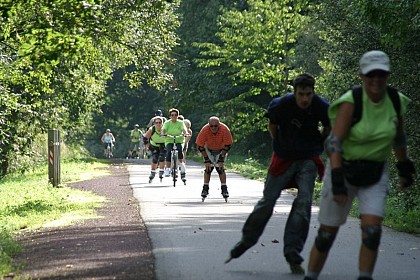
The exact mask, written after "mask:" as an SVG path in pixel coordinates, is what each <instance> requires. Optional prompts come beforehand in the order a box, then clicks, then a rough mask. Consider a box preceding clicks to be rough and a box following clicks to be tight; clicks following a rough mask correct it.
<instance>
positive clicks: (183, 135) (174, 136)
mask: <svg viewBox="0 0 420 280" xmlns="http://www.w3.org/2000/svg"><path fill="white" fill-rule="evenodd" d="M160 136H161V137H170V138H174V139H176V138H181V137H187V136H190V135H189V134H181V135H170V134H162V135H160Z"/></svg>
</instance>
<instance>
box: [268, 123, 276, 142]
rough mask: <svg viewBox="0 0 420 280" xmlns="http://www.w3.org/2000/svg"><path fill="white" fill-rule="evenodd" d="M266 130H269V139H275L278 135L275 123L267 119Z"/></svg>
mask: <svg viewBox="0 0 420 280" xmlns="http://www.w3.org/2000/svg"><path fill="white" fill-rule="evenodd" d="M268 132H270V136H271V139H277V136H278V130H277V124H274V123H272V122H271V121H268Z"/></svg>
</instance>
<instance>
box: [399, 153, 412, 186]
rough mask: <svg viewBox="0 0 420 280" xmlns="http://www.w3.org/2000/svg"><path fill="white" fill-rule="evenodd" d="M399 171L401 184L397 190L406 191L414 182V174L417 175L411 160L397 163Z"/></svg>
mask: <svg viewBox="0 0 420 280" xmlns="http://www.w3.org/2000/svg"><path fill="white" fill-rule="evenodd" d="M397 169H398V176H399V179H400V183H399V184H398V185H397V188H398V189H399V190H404V189H406V188H408V187H411V185H413V182H414V178H413V177H414V174H415V173H416V169H415V167H414V164H413V162H412V161H411V160H410V159H407V160H406V161H399V162H398V163H397Z"/></svg>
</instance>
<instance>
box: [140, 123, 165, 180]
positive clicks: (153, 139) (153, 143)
mask: <svg viewBox="0 0 420 280" xmlns="http://www.w3.org/2000/svg"><path fill="white" fill-rule="evenodd" d="M162 125H163V118H162V117H159V116H157V117H156V118H155V120H154V125H152V126H151V127H150V128H149V130H148V131H147V132H146V134H145V135H144V138H143V139H144V144H145V145H147V146H148V148H149V151H151V152H152V164H151V171H150V175H149V183H151V182H152V181H153V179H154V178H155V175H156V168H157V167H158V164H159V178H160V180H161V181H162V178H163V173H164V167H165V153H166V150H165V138H164V137H162V136H161V132H162Z"/></svg>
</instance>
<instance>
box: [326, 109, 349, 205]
mask: <svg viewBox="0 0 420 280" xmlns="http://www.w3.org/2000/svg"><path fill="white" fill-rule="evenodd" d="M353 110H354V106H353V104H351V103H347V102H345V103H342V104H341V105H340V107H339V109H338V112H337V115H336V119H335V123H334V127H333V128H332V131H331V134H330V136H329V137H328V138H327V139H326V149H327V153H328V156H329V158H330V166H331V181H332V191H333V193H334V200H335V201H336V202H337V203H338V204H341V205H344V204H345V203H346V202H347V188H346V186H345V184H344V170H343V167H342V147H341V143H342V141H343V140H344V139H345V137H346V136H347V134H348V131H349V130H350V127H351V120H352V116H353Z"/></svg>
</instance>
